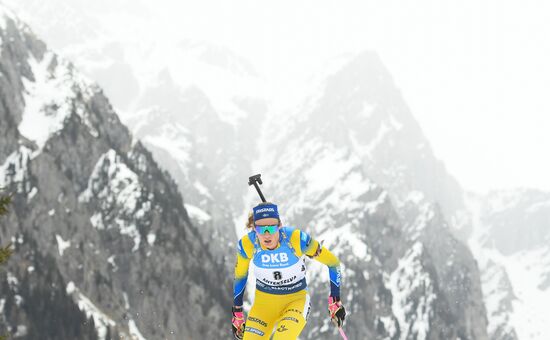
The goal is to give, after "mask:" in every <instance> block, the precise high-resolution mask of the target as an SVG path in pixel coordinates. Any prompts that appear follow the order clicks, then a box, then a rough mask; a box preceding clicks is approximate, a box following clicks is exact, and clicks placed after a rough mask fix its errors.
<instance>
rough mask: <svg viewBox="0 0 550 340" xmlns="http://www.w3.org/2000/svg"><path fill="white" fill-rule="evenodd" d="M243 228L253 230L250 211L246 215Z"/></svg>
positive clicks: (252, 216) (252, 219) (252, 218)
mask: <svg viewBox="0 0 550 340" xmlns="http://www.w3.org/2000/svg"><path fill="white" fill-rule="evenodd" d="M245 228H246V229H254V214H253V213H252V211H250V212H249V213H248V219H247V220H246V224H245Z"/></svg>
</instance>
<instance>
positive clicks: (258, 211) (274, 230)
mask: <svg viewBox="0 0 550 340" xmlns="http://www.w3.org/2000/svg"><path fill="white" fill-rule="evenodd" d="M253 218H254V230H255V231H256V235H258V239H259V240H260V243H261V245H262V246H264V247H266V248H270V249H273V248H275V247H276V246H277V244H278V243H279V228H280V227H281V220H280V219H279V212H278V210H277V206H276V205H275V204H273V203H270V202H263V203H260V204H258V205H257V206H255V207H254V208H253Z"/></svg>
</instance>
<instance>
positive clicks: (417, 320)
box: [387, 242, 436, 340]
mask: <svg viewBox="0 0 550 340" xmlns="http://www.w3.org/2000/svg"><path fill="white" fill-rule="evenodd" d="M423 251H424V249H423V245H422V243H420V242H415V243H414V245H413V246H412V247H411V248H410V249H409V251H408V252H407V253H406V255H405V256H404V257H403V258H402V259H400V260H399V263H398V266H397V268H396V269H395V271H394V272H392V273H391V275H390V278H389V282H387V285H389V287H390V290H391V292H392V296H393V299H392V311H393V314H394V315H395V317H396V318H397V320H398V322H399V329H400V330H401V336H400V338H399V339H400V340H405V339H408V338H413V337H414V338H415V339H418V340H425V339H426V337H427V334H428V331H429V327H430V317H431V314H432V313H433V306H432V305H433V302H434V301H435V299H436V295H435V293H434V287H433V283H432V281H431V279H430V277H429V275H428V273H427V272H425V271H424V269H423V267H422V263H421V256H422V253H423ZM416 289H420V293H422V296H419V299H418V305H417V306H416V308H415V301H416V300H415V299H410V298H409V297H410V296H412V295H413V294H414V291H415V290H416ZM414 335H416V336H414Z"/></svg>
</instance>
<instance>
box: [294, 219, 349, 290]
mask: <svg viewBox="0 0 550 340" xmlns="http://www.w3.org/2000/svg"><path fill="white" fill-rule="evenodd" d="M291 242H292V244H293V246H294V247H295V248H298V249H300V251H301V253H303V254H305V255H307V256H309V257H312V258H314V259H315V260H317V261H319V262H321V263H322V264H324V265H326V266H327V267H328V273H329V277H330V296H334V297H338V298H339V297H340V275H341V274H340V260H338V258H337V257H336V256H335V255H334V254H332V253H331V252H330V251H329V250H328V249H327V248H325V247H323V246H322V245H321V244H320V243H319V242H317V240H315V239H313V238H312V237H311V236H309V235H308V234H307V233H306V232H303V231H301V230H298V229H296V230H294V231H293V233H292V236H291ZM294 244H295V245H294Z"/></svg>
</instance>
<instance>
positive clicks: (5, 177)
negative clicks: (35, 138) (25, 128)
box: [0, 145, 32, 192]
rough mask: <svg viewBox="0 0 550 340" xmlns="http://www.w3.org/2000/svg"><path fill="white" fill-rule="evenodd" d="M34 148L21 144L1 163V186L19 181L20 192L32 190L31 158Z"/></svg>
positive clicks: (18, 189) (18, 188)
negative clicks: (30, 178) (30, 177)
mask: <svg viewBox="0 0 550 340" xmlns="http://www.w3.org/2000/svg"><path fill="white" fill-rule="evenodd" d="M31 154H32V150H31V149H29V148H27V147H25V146H22V145H20V146H19V148H18V149H17V150H15V151H14V152H12V153H11V154H10V155H9V156H8V157H7V158H6V160H5V161H4V164H2V165H0V187H1V188H4V187H7V186H9V185H10V184H12V183H17V191H18V192H31V188H30V185H31V184H30V181H29V170H28V169H29V160H30V157H31Z"/></svg>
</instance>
